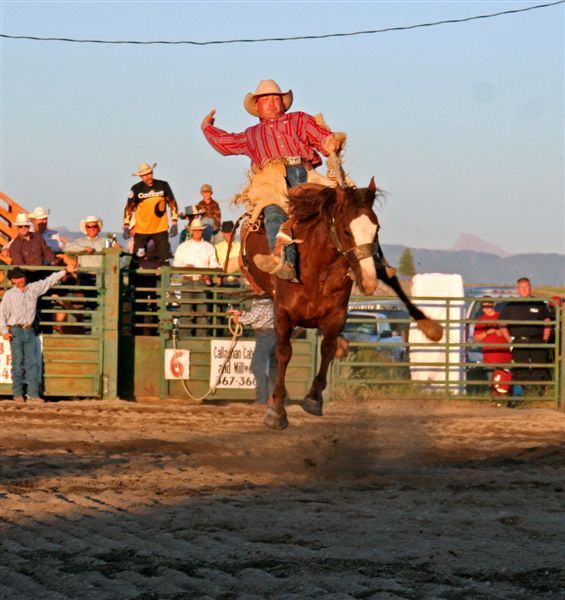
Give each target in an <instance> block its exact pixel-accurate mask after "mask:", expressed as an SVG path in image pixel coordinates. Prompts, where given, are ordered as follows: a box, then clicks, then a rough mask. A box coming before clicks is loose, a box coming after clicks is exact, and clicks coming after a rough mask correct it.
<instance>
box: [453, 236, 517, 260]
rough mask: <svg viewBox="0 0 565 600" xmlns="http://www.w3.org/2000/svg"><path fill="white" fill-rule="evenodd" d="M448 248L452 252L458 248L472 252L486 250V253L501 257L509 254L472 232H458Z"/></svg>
mask: <svg viewBox="0 0 565 600" xmlns="http://www.w3.org/2000/svg"><path fill="white" fill-rule="evenodd" d="M449 250H452V251H454V252H457V251H459V250H472V251H473V252H486V253H487V254H496V256H502V257H506V256H510V253H509V252H506V250H503V249H502V248H500V247H499V246H495V245H494V244H489V243H488V242H485V240H482V239H481V238H480V237H478V236H476V235H473V234H472V233H462V234H460V235H459V238H458V239H457V241H456V242H455V243H454V244H453V246H451V248H449Z"/></svg>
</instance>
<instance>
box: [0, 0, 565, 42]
mask: <svg viewBox="0 0 565 600" xmlns="http://www.w3.org/2000/svg"><path fill="white" fill-rule="evenodd" d="M563 3H565V0H555V1H554V2H547V3H545V4H535V5H533V6H526V7H524V8H515V9H511V10H502V11H498V12H494V13H487V14H480V15H473V16H469V17H462V18H460V19H443V20H441V21H431V22H428V23H416V24H414V25H398V26H393V27H383V28H381V29H368V30H364V31H350V32H342V33H324V34H319V35H297V36H286V37H266V38H254V39H230V40H208V41H197V40H93V39H78V38H63V37H40V36H31V35H9V34H4V33H0V37H3V38H6V39H13V40H33V41H39V42H70V43H77V44H137V45H192V46H212V45H218V44H253V43H265V42H296V41H299V40H322V39H328V38H343V37H351V36H358V35H376V34H380V33H391V32H393V31H410V30H414V29H422V28H424V27H437V26H439V25H456V24H461V23H470V22H471V21H479V20H483V19H494V18H496V17H502V16H508V15H515V14H519V13H523V12H529V11H532V10H540V9H542V8H550V7H552V6H556V5H558V4H563Z"/></svg>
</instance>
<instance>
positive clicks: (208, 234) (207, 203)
mask: <svg viewBox="0 0 565 600" xmlns="http://www.w3.org/2000/svg"><path fill="white" fill-rule="evenodd" d="M213 193H214V191H213V190H212V186H211V185H210V184H209V183H204V184H203V185H202V186H200V195H201V196H202V200H200V202H199V203H198V204H197V205H196V207H197V208H198V210H199V211H201V212H202V223H203V224H204V225H205V226H206V229H205V230H204V239H205V240H206V241H207V242H215V241H216V240H215V239H212V238H213V237H214V236H215V235H216V234H217V233H218V232H219V231H220V225H221V223H222V210H221V209H220V205H219V204H218V203H217V202H216V201H215V200H214V198H212V194H213Z"/></svg>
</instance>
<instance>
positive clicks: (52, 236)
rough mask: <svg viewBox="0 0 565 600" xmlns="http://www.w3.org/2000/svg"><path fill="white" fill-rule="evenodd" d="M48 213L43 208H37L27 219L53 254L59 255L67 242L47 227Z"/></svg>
mask: <svg viewBox="0 0 565 600" xmlns="http://www.w3.org/2000/svg"><path fill="white" fill-rule="evenodd" d="M49 212H50V211H48V210H46V209H45V208H43V206H37V207H36V208H34V209H33V212H31V213H30V214H29V215H28V217H29V219H30V220H31V222H32V224H33V230H34V231H35V232H37V233H39V235H41V237H42V238H43V239H44V240H45V243H46V244H47V245H48V246H49V248H50V249H51V250H52V251H53V253H54V254H61V253H62V252H63V251H64V248H65V244H67V240H66V239H65V238H64V237H63V236H62V235H61V234H60V233H59V232H58V231H56V230H55V229H51V228H50V227H49V225H48V219H49Z"/></svg>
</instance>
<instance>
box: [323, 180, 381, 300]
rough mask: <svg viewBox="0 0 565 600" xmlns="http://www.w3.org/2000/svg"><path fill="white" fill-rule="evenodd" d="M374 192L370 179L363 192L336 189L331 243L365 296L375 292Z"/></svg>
mask: <svg viewBox="0 0 565 600" xmlns="http://www.w3.org/2000/svg"><path fill="white" fill-rule="evenodd" d="M377 192H378V190H377V187H376V185H375V181H374V179H371V182H370V183H369V186H368V187H366V188H354V187H349V188H341V187H338V188H336V210H335V214H334V219H333V223H334V225H333V227H334V231H335V234H333V237H334V243H336V246H337V247H338V250H339V251H340V252H341V253H342V254H344V255H345V256H346V258H347V260H348V262H349V266H350V267H351V269H352V271H353V274H354V275H355V279H356V282H357V285H358V286H359V287H360V288H361V291H362V292H363V293H364V294H366V295H371V294H373V293H374V291H375V289H376V288H377V269H376V265H375V255H376V252H377V250H378V232H379V220H378V218H377V215H376V214H375V211H374V210H373V203H374V201H375V198H376V195H377Z"/></svg>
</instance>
